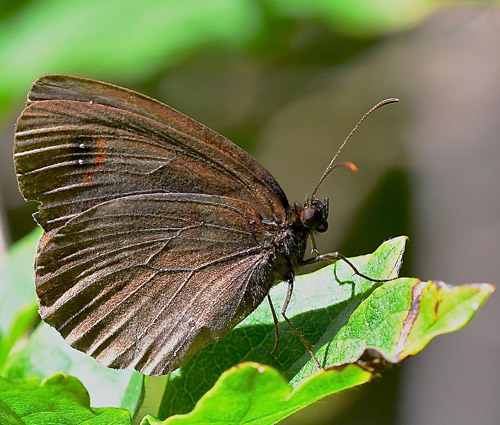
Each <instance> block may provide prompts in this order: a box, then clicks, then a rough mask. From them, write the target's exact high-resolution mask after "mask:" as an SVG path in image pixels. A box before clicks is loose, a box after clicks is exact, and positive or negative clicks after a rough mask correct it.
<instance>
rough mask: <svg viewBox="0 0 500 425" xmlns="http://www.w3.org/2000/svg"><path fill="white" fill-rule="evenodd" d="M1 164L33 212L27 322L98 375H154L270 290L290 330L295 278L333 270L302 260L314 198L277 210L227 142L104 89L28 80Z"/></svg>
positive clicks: (63, 80)
mask: <svg viewBox="0 0 500 425" xmlns="http://www.w3.org/2000/svg"><path fill="white" fill-rule="evenodd" d="M395 101H397V99H387V100H385V101H382V102H380V103H379V104H377V105H376V106H375V107H374V108H372V109H371V110H370V111H369V112H368V113H367V114H365V116H364V117H363V118H362V119H361V121H363V119H364V118H366V116H367V115H368V114H369V113H370V112H372V111H373V110H375V109H377V108H378V107H380V106H382V105H385V104H387V103H391V102H395ZM361 121H360V122H361ZM358 125H359V123H358ZM356 127H357V126H356ZM351 134H352V132H351ZM349 137H350V135H349V136H348V138H349ZM348 138H347V139H348ZM347 139H346V141H347ZM344 144H345V142H344ZM344 144H343V145H342V146H344ZM341 148H342V147H341ZM339 152H340V149H339ZM339 152H337V154H336V155H335V157H334V159H333V160H332V162H331V163H330V165H329V167H328V168H327V170H326V171H325V173H324V174H323V177H322V178H321V180H320V183H318V186H319V184H321V182H322V181H323V180H324V178H325V177H326V175H328V173H329V172H330V171H331V170H332V169H333V168H335V166H333V165H332V164H333V162H334V160H335V159H336V157H337V155H338V153H339ZM14 162H15V168H16V173H17V178H18V182H19V189H20V191H21V193H22V194H23V196H24V197H25V198H26V199H27V200H35V201H38V202H39V203H40V207H39V211H38V212H37V213H36V214H35V219H36V221H37V222H38V223H39V224H40V225H41V226H42V228H43V229H44V234H43V236H42V238H41V240H40V242H39V244H38V252H37V256H36V264H35V283H36V293H37V296H38V302H39V306H40V315H41V317H42V318H43V320H44V321H46V322H47V323H49V324H50V325H52V326H54V327H55V328H56V329H57V330H58V331H59V332H60V333H61V334H62V335H63V336H64V337H65V338H66V340H67V341H68V342H69V343H70V344H71V345H72V346H73V347H75V348H77V349H79V350H81V351H85V352H87V353H88V354H90V355H91V356H93V357H95V358H96V359H97V360H98V361H99V362H101V363H102V364H104V365H106V366H109V367H114V368H121V369H129V368H134V369H137V370H138V371H140V372H142V373H145V374H147V375H161V374H165V373H168V372H170V371H172V370H174V369H176V368H178V367H179V366H181V365H183V364H184V363H185V362H186V361H187V360H188V359H189V358H190V357H191V356H192V355H193V354H194V353H195V352H196V351H198V350H200V349H201V348H203V347H204V346H206V345H207V344H209V343H211V342H213V341H216V340H218V339H220V338H221V337H222V336H224V335H225V334H226V333H227V332H229V330H231V329H232V328H233V327H234V326H235V325H236V324H237V323H239V322H240V321H241V320H242V319H243V318H245V317H246V316H247V315H248V314H250V313H251V312H252V311H253V310H254V309H255V308H256V307H257V306H258V305H259V304H260V303H261V302H262V301H263V300H264V298H265V297H266V296H268V293H269V290H270V288H271V287H272V286H273V285H274V284H276V283H278V282H280V281H283V280H286V281H288V282H289V291H288V296H287V299H286V300H285V303H284V307H283V310H282V313H283V317H284V318H285V320H286V321H287V322H289V323H290V321H289V320H288V318H287V317H286V314H285V312H286V307H287V305H288V302H289V299H290V296H291V293H292V290H293V280H294V275H295V271H296V270H297V269H298V268H299V267H301V266H302V265H304V264H309V263H313V262H316V261H321V260H327V261H330V262H334V261H336V260H338V259H344V260H345V258H344V257H343V256H342V255H341V254H339V253H331V254H326V255H318V256H315V257H313V258H311V259H309V260H304V253H305V250H306V244H307V240H308V238H309V236H312V234H313V233H314V232H324V231H326V229H327V227H328V223H327V218H328V199H326V200H325V201H323V202H321V201H319V200H318V199H317V198H316V197H315V196H314V195H315V193H316V190H317V188H318V186H317V187H316V189H315V190H314V192H313V195H312V196H311V199H310V200H309V201H306V203H305V204H304V205H299V204H295V205H290V204H289V203H288V200H287V198H286V195H285V193H284V192H283V190H282V189H281V187H280V186H279V184H278V183H277V182H276V180H275V179H274V178H273V177H272V176H271V174H269V173H268V172H267V171H266V170H265V169H264V168H263V167H262V166H261V165H260V164H259V163H258V162H257V161H255V160H254V159H253V158H252V157H250V156H249V155H248V154H247V153H246V152H244V151H243V150H242V149H240V148H239V147H238V146H236V145H234V144H233V143H232V142H230V141H229V140H228V139H226V138H224V137H223V136H221V135H219V134H217V133H216V132H214V131H212V130H210V129H209V128H207V127H205V126H204V125H202V124H200V123H198V122H196V121H194V120H192V119H191V118H189V117H187V116H185V115H183V114H181V113H179V112H177V111H175V110H174V109H172V108H170V107H168V106H166V105H164V104H162V103H160V102H158V101H156V100H153V99H151V98H148V97H146V96H144V95H141V94H139V93H136V92H133V91H130V90H127V89H124V88H120V87H117V86H114V85H111V84H106V83H102V82H99V81H94V80H89V79H85V78H79V77H72V76H68V75H48V76H44V77H41V78H40V79H38V80H37V81H36V82H35V83H34V84H33V86H32V88H31V90H30V92H29V94H28V102H27V106H26V108H25V109H24V111H23V112H22V114H21V116H20V117H19V119H18V122H17V129H16V137H15V148H14ZM337 166H349V167H351V168H352V166H353V165H352V164H351V163H343V164H338V165H337ZM313 246H314V245H313ZM345 261H348V260H345ZM349 264H350V263H349ZM350 265H351V267H353V269H354V271H355V272H356V273H358V272H357V270H356V269H355V268H354V266H353V265H352V264H350ZM358 274H360V273H358ZM360 275H361V274H360ZM362 276H363V275H362ZM364 277H366V276H364ZM372 280H373V279H372ZM269 301H270V298H269ZM271 306H272V304H271ZM272 311H273V315H274V317H275V321H276V320H277V319H276V315H275V314H274V309H273V310H272ZM290 325H291V323H290ZM291 326H292V329H294V332H296V334H297V335H298V336H299V337H300V338H301V339H302V340H303V342H304V344H306V347H307V348H308V350H309V351H310V352H311V354H312V355H313V357H314V354H313V353H312V349H311V347H310V345H309V343H308V342H307V341H306V340H305V339H304V338H303V336H302V334H301V333H300V332H299V331H298V330H297V329H296V328H295V327H293V325H291ZM276 341H278V339H277V340H276ZM275 348H276V347H275ZM273 351H274V350H273ZM315 360H316V359H315ZM316 362H317V360H316ZM317 364H318V366H319V363H317Z"/></svg>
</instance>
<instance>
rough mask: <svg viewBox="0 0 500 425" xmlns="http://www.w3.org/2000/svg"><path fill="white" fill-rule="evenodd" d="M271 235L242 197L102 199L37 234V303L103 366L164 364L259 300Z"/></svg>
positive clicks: (180, 358) (157, 368)
mask: <svg viewBox="0 0 500 425" xmlns="http://www.w3.org/2000/svg"><path fill="white" fill-rule="evenodd" d="M117 218H119V219H117ZM271 238H272V235H271V234H270V233H268V231H267V230H266V228H265V226H264V225H263V224H262V222H261V221H260V219H259V216H258V214H257V213H256V211H255V210H254V209H253V208H252V207H251V206H249V205H248V204H246V203H244V202H241V201H235V200H232V199H230V198H226V197H219V196H214V195H197V194H152V195H133V196H129V197H124V198H120V199H115V200H111V201H108V202H105V203H102V204H100V205H98V206H96V207H94V208H91V209H90V210H88V211H86V212H85V213H82V214H80V215H79V216H77V217H75V218H73V219H71V220H69V221H68V222H67V223H66V224H65V225H64V226H63V227H61V228H60V229H58V230H56V231H53V232H52V233H49V234H48V236H46V240H45V241H44V242H43V248H42V249H41V251H40V252H39V254H38V256H37V262H36V286H37V294H38V298H39V304H40V313H41V316H42V318H43V319H44V320H45V321H46V322H48V323H49V324H51V325H52V326H54V327H55V328H56V329H58V330H59V332H60V333H61V334H62V335H63V336H65V338H66V339H67V341H68V342H69V343H71V344H72V345H73V346H74V347H76V348H78V349H79V350H82V351H86V352H88V353H89V354H91V355H92V356H94V357H95V358H97V360H99V361H100V362H102V363H104V364H106V365H108V366H112V367H119V368H132V367H133V368H136V369H138V370H140V371H141V372H144V373H146V374H154V375H157V374H164V373H167V372H169V371H171V370H173V369H175V368H176V367H178V366H179V365H181V364H183V363H184V362H185V361H186V360H187V358H189V357H190V356H191V355H192V354H193V353H194V352H195V351H197V350H199V349H200V348H202V347H203V346H205V345H206V344H208V343H210V342H213V341H214V340H216V339H218V338H220V337H221V336H223V335H224V334H225V333H227V332H228V331H229V330H230V329H231V328H232V327H233V326H234V325H235V324H236V323H238V322H239V321H240V320H241V319H242V318H243V317H245V316H246V315H248V314H249V313H250V312H251V311H252V310H253V309H255V308H256V307H257V305H258V304H259V303H260V302H261V301H262V300H263V298H264V297H265V296H266V294H267V292H268V290H269V286H270V285H271V283H272V279H271V277H270V276H266V275H265V274H266V271H267V270H270V268H269V265H270V259H271V257H272V253H273V252H274V251H273V247H272V243H271ZM266 282H267V283H266ZM266 285H267V286H266Z"/></svg>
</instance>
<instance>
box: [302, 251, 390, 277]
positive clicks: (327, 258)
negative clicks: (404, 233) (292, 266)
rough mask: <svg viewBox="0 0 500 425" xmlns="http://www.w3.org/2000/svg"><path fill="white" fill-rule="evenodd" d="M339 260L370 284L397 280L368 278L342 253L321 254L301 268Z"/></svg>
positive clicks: (305, 261) (307, 261) (303, 264)
mask: <svg viewBox="0 0 500 425" xmlns="http://www.w3.org/2000/svg"><path fill="white" fill-rule="evenodd" d="M339 260H342V261H344V262H345V263H346V264H347V265H348V266H349V267H350V268H351V269H352V270H353V271H354V273H355V274H357V275H358V276H359V277H362V278H363V279H366V280H369V281H370V282H379V283H385V282H390V281H391V280H394V279H396V278H395V277H394V278H391V279H375V278H373V277H370V276H367V275H366V274H364V273H361V272H360V271H359V270H358V269H357V268H356V266H355V265H354V264H352V263H351V261H349V259H348V258H347V257H345V256H344V255H343V254H341V253H340V252H330V253H328V254H321V255H316V256H315V257H312V258H308V259H307V260H304V261H302V263H301V264H300V266H307V265H310V264H316V263H322V262H325V263H329V264H333V263H335V262H337V261H339Z"/></svg>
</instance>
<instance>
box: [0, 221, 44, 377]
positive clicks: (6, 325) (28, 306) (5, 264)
mask: <svg viewBox="0 0 500 425" xmlns="http://www.w3.org/2000/svg"><path fill="white" fill-rule="evenodd" d="M40 234H41V232H40V230H38V229H37V230H36V231H34V232H32V233H30V234H29V235H28V236H26V237H25V238H23V239H22V240H20V241H19V242H17V243H16V244H14V246H13V247H12V248H11V249H10V250H9V252H8V253H7V255H6V256H5V258H4V259H3V261H2V264H1V266H0V371H1V370H2V369H3V367H4V366H5V361H6V360H7V357H8V355H9V353H10V351H11V350H12V348H13V347H14V345H15V344H16V342H17V341H18V340H19V339H20V338H21V337H23V336H24V335H25V334H26V332H27V331H28V330H29V329H30V328H32V327H33V326H34V325H35V324H36V322H37V321H38V307H37V303H36V296H35V284H34V280H33V267H32V266H31V265H32V264H33V258H34V256H35V251H36V243H37V242H38V239H39V238H40Z"/></svg>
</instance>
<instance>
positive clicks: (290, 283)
mask: <svg viewBox="0 0 500 425" xmlns="http://www.w3.org/2000/svg"><path fill="white" fill-rule="evenodd" d="M293 280H294V279H293V277H291V278H290V279H289V280H288V291H287V293H286V298H285V302H284V304H283V308H282V309H281V315H282V316H283V318H284V319H285V321H286V323H288V326H290V328H291V329H292V331H293V333H294V334H295V335H296V336H297V337H298V338H299V339H300V341H301V342H302V344H304V347H306V349H307V351H309V354H311V357H312V358H313V360H314V363H316V366H317V368H318V369H319V370H323V368H322V367H321V364H320V363H319V360H318V358H317V357H316V355H315V354H314V351H313V348H312V346H311V343H310V342H309V341H308V340H307V339H306V337H305V336H304V335H303V334H302V332H300V330H298V329H297V328H296V327H295V326H294V325H293V323H292V322H291V320H290V319H289V318H288V317H287V316H286V309H287V308H288V304H289V303H290V299H291V297H292V293H293Z"/></svg>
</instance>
